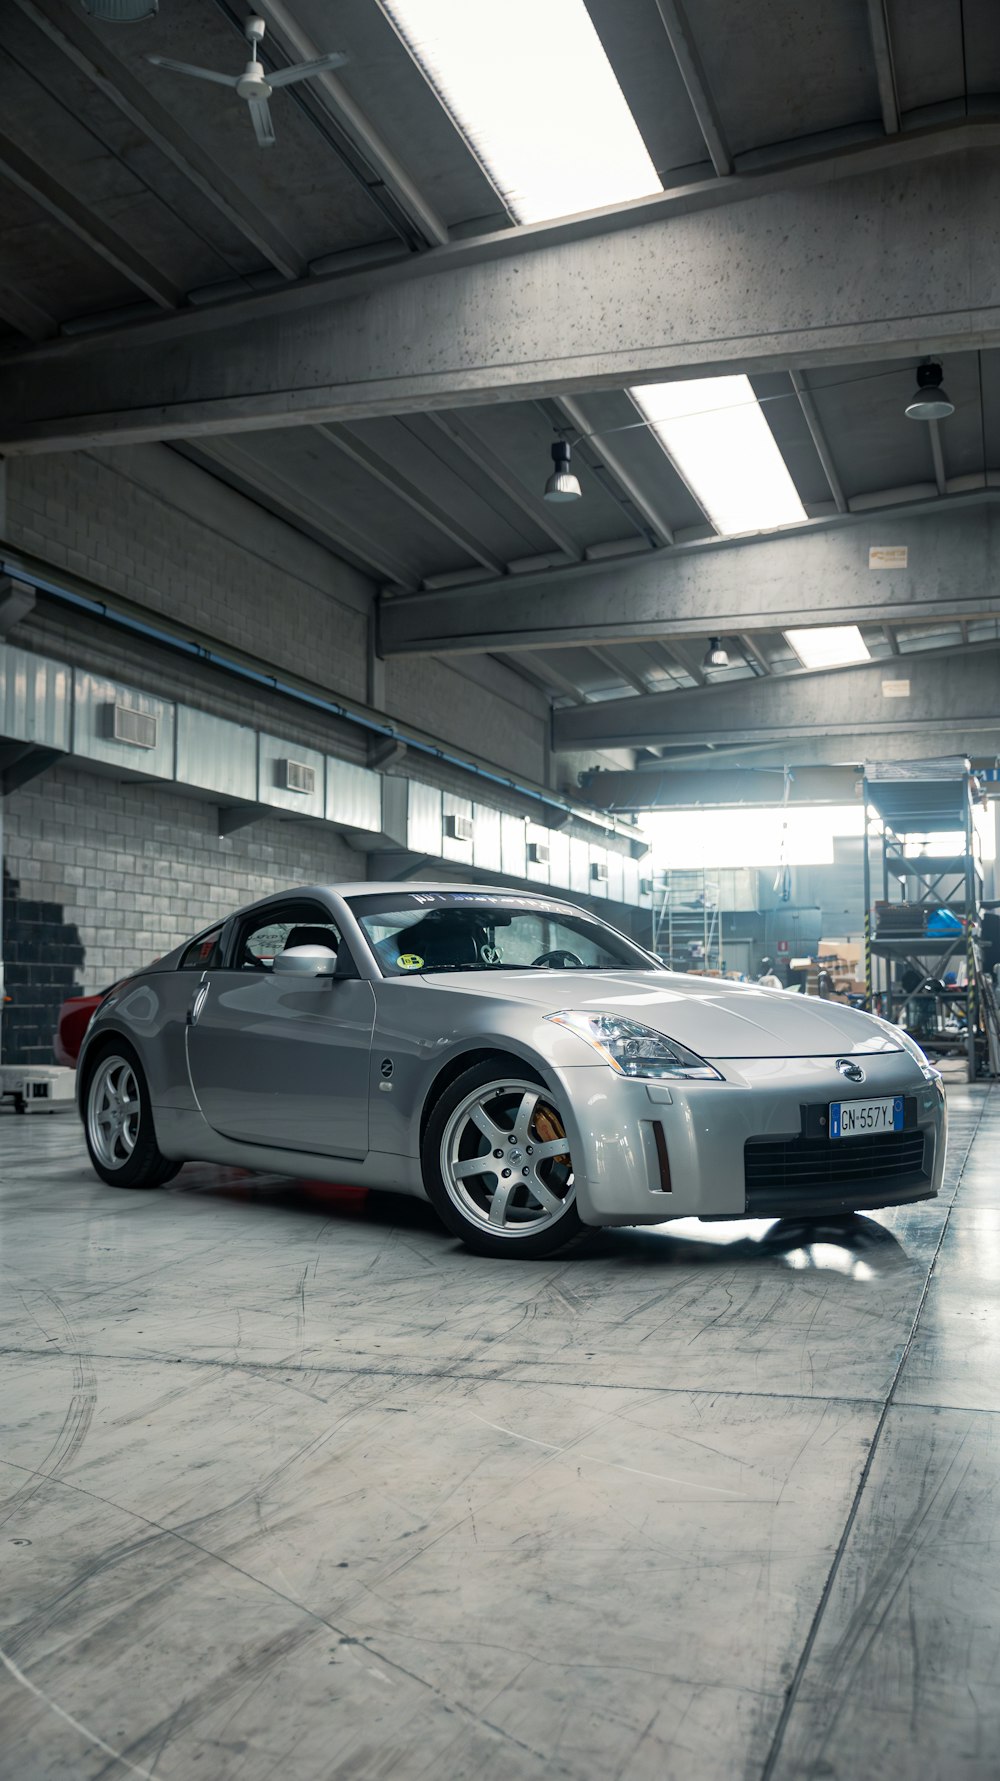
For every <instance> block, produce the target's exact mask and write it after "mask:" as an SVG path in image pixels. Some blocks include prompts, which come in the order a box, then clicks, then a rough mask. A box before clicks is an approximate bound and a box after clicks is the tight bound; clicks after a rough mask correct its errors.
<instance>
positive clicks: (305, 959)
mask: <svg viewBox="0 0 1000 1781" xmlns="http://www.w3.org/2000/svg"><path fill="white" fill-rule="evenodd" d="M271 969H272V971H273V973H274V975H275V976H276V977H299V978H303V977H333V976H335V975H336V971H337V954H336V953H335V952H333V951H331V949H330V947H328V946H289V947H288V948H287V950H286V951H285V952H278V953H275V955H274V964H273V965H272V966H271Z"/></svg>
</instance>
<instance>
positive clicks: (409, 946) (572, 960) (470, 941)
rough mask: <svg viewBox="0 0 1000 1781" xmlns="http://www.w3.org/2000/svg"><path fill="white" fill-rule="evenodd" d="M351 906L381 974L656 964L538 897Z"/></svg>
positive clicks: (618, 937) (371, 901)
mask: <svg viewBox="0 0 1000 1781" xmlns="http://www.w3.org/2000/svg"><path fill="white" fill-rule="evenodd" d="M350 904H351V908H352V909H353V911H354V914H355V916H356V917H357V920H358V922H359V923H360V925H361V929H362V931H363V933H364V936H365V938H366V940H367V941H368V944H369V946H370V947H371V949H372V951H373V952H374V954H375V957H376V959H377V960H378V963H379V967H380V969H381V970H382V971H383V972H384V974H385V975H386V976H387V977H406V976H410V975H412V974H414V973H421V974H423V973H426V972H429V971H529V970H532V969H534V970H558V971H621V970H627V971H656V970H659V969H661V968H662V967H660V966H659V964H658V962H657V961H656V960H655V959H654V958H652V957H651V955H650V954H649V953H647V952H643V951H642V949H641V947H638V946H634V945H633V944H632V942H631V941H629V940H626V939H625V937H624V935H622V934H616V933H615V932H614V930H613V929H612V928H609V927H605V925H604V923H603V922H602V921H597V920H596V919H595V918H594V917H593V916H590V915H585V914H584V912H583V911H582V910H578V909H569V908H564V907H562V906H560V905H559V904H557V903H550V902H548V901H546V900H545V899H544V898H541V897H530V896H525V897H518V896H514V895H511V896H510V897H507V896H505V895H503V894H502V893H501V894H500V895H497V894H496V893H495V892H494V893H485V894H479V893H477V892H475V891H468V892H466V891H408V892H400V891H394V892H390V893H385V894H382V895H377V896H364V897H352V898H351V899H350Z"/></svg>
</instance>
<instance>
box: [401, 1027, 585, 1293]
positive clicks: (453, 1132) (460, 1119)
mask: <svg viewBox="0 0 1000 1781" xmlns="http://www.w3.org/2000/svg"><path fill="white" fill-rule="evenodd" d="M503 1061H504V1060H503V1059H502V1058H499V1057H498V1058H495V1059H493V1060H487V1062H485V1063H482V1064H477V1065H476V1066H475V1067H474V1068H473V1069H471V1070H467V1071H466V1072H465V1074H464V1075H462V1076H460V1077H458V1078H457V1080H456V1081H455V1082H453V1083H451V1084H450V1085H449V1087H448V1088H447V1089H446V1090H445V1092H444V1094H443V1095H442V1096H441V1099H440V1100H439V1101H438V1102H437V1104H436V1106H435V1107H434V1110H433V1112H432V1114H431V1116H430V1119H429V1120H428V1122H427V1130H426V1133H425V1136H424V1144H423V1176H424V1186H425V1187H426V1189H427V1194H428V1197H429V1199H430V1201H431V1203H432V1205H433V1206H434V1207H435V1210H436V1211H437V1212H438V1213H439V1215H440V1217H441V1218H442V1219H443V1221H444V1223H445V1224H446V1225H447V1226H448V1229H449V1230H450V1231H453V1232H454V1233H455V1235H456V1236H457V1237H461V1239H462V1241H463V1242H464V1243H465V1244H466V1245H467V1246H468V1248H469V1249H473V1250H475V1251H476V1253H477V1254H478V1255H489V1256H503V1255H506V1256H515V1255H516V1256H523V1257H527V1258H532V1259H534V1258H538V1257H542V1256H547V1255H552V1254H553V1252H554V1251H555V1250H557V1249H561V1248H562V1247H563V1245H564V1244H565V1243H568V1242H569V1240H570V1239H571V1238H572V1237H575V1236H577V1235H578V1234H579V1232H580V1231H581V1230H582V1229H583V1225H582V1223H581V1219H580V1214H579V1212H578V1211H577V1208H576V1178H575V1176H574V1173H573V1159H572V1156H571V1154H570V1147H569V1141H568V1139H567V1136H566V1127H565V1123H564V1121H563V1117H562V1113H561V1112H560V1109H559V1106H558V1103H557V1100H556V1098H555V1097H554V1096H553V1095H551V1094H550V1092H549V1090H548V1089H547V1088H546V1087H545V1085H544V1083H542V1082H541V1081H540V1080H539V1079H538V1078H537V1077H536V1076H534V1075H532V1074H530V1073H529V1072H528V1071H527V1070H526V1069H525V1067H524V1066H523V1065H518V1066H517V1067H516V1068H515V1069H514V1070H513V1071H511V1072H510V1073H509V1074H505V1073H504V1071H503Z"/></svg>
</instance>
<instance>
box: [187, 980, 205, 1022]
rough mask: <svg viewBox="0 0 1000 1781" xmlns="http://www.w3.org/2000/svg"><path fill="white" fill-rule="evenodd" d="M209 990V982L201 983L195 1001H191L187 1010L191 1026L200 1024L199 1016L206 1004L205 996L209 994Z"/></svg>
mask: <svg viewBox="0 0 1000 1781" xmlns="http://www.w3.org/2000/svg"><path fill="white" fill-rule="evenodd" d="M208 991H209V985H208V984H207V983H200V984H199V985H198V988H197V991H196V992H195V998H194V1001H193V1002H192V1003H191V1006H190V1008H189V1009H188V1011H187V1023H188V1026H189V1027H196V1026H197V1025H198V1016H199V1014H200V1013H201V1011H202V1009H203V1008H204V1006H205V997H206V996H207V995H208Z"/></svg>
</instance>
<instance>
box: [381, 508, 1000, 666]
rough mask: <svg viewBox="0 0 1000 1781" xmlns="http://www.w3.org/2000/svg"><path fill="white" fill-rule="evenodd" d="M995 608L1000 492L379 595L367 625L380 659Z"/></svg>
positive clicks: (999, 587)
mask: <svg viewBox="0 0 1000 1781" xmlns="http://www.w3.org/2000/svg"><path fill="white" fill-rule="evenodd" d="M893 544H905V545H906V546H907V548H908V551H909V563H908V566H907V568H905V569H871V568H869V551H870V550H871V549H872V548H873V547H877V546H882V545H893ZM997 613H1000V497H998V496H997V495H995V494H992V493H989V492H987V491H981V492H980V493H979V495H977V496H954V497H949V499H948V501H947V502H942V503H941V505H940V506H939V507H936V508H935V511H934V512H933V513H927V512H924V513H912V512H911V513H909V514H905V515H900V514H894V513H891V512H890V513H885V514H882V515H880V516H879V517H878V518H873V517H872V515H870V514H865V515H858V516H857V517H853V516H852V517H850V518H847V517H845V518H842V519H837V520H827V521H816V522H813V523H812V524H810V525H807V526H803V527H796V528H795V529H790V530H788V531H786V532H784V533H781V534H778V535H775V536H772V537H769V538H765V539H761V540H754V539H743V540H741V541H740V542H739V543H738V544H734V543H732V542H724V541H722V540H708V541H706V542H704V543H701V544H696V545H690V546H685V547H675V548H674V549H673V550H662V551H656V552H650V553H649V555H647V556H636V557H629V558H627V559H625V560H623V561H622V562H620V563H586V564H581V565H580V566H579V567H577V568H568V569H560V570H550V571H548V572H547V573H545V574H543V575H525V576H519V577H518V578H517V580H516V581H513V580H511V579H510V578H508V579H507V580H505V581H503V582H502V583H501V582H480V583H479V584H478V585H477V586H476V587H475V588H449V589H447V590H446V591H438V592H435V593H422V594H415V595H411V596H407V597H406V598H397V599H392V600H383V602H382V604H381V607H380V611H379V627H380V648H381V650H382V652H383V653H384V654H385V655H387V656H389V655H412V654H426V655H450V654H455V655H460V654H463V653H470V652H474V651H477V650H483V649H502V650H524V649H545V648H550V647H552V646H556V647H559V646H562V647H564V648H566V647H576V646H579V645H580V644H587V643H601V644H608V643H610V644H612V645H613V644H615V643H626V642H635V641H642V640H644V639H647V638H684V637H697V638H704V637H708V636H722V637H735V636H740V635H749V634H751V633H753V632H759V631H780V630H783V629H785V627H787V626H803V625H832V624H840V625H846V624H883V623H888V624H893V623H896V624H906V623H915V622H918V621H921V620H923V619H927V618H945V617H947V618H978V617H983V616H992V615H994V614H997Z"/></svg>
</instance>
